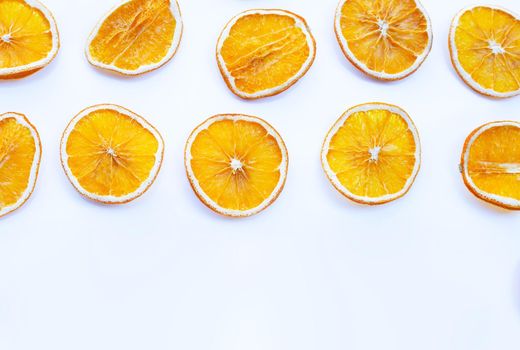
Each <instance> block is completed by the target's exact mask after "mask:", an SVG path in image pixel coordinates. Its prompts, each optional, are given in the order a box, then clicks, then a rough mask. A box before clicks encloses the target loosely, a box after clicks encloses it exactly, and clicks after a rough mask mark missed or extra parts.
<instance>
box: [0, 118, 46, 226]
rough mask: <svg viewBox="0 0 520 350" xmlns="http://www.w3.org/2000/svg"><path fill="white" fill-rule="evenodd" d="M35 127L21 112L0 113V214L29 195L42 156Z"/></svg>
mask: <svg viewBox="0 0 520 350" xmlns="http://www.w3.org/2000/svg"><path fill="white" fill-rule="evenodd" d="M41 149H42V147H41V142H40V136H39V135H38V131H36V129H35V128H34V126H33V125H32V124H31V123H30V122H29V121H28V120H27V118H26V117H25V116H24V115H21V114H18V113H5V114H2V115H0V217H1V216H4V215H7V214H9V213H11V212H12V211H14V210H16V209H18V208H20V207H21V206H22V205H23V204H24V203H25V202H26V201H27V200H28V199H29V197H30V196H31V194H32V192H33V190H34V186H35V185H36V179H37V178H38V170H39V168H40V159H41V153H42V151H41Z"/></svg>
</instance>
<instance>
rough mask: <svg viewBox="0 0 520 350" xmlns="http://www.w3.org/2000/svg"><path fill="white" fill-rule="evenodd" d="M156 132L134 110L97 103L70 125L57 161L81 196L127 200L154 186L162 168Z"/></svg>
mask: <svg viewBox="0 0 520 350" xmlns="http://www.w3.org/2000/svg"><path fill="white" fill-rule="evenodd" d="M163 153H164V144H163V140H162V137H161V135H160V134H159V132H158V131H157V130H156V129H155V128H154V127H153V126H152V125H150V124H149V123H148V122H147V121H146V120H144V119H143V118H142V117H140V116H138V115H137V114H135V113H133V112H131V111H129V110H127V109H125V108H123V107H120V106H115V105H108V104H104V105H97V106H93V107H89V108H87V109H85V110H83V111H82V112H80V113H79V114H78V115H77V116H76V117H74V119H72V121H71V122H70V123H69V125H68V126H67V128H66V129H65V132H64V133H63V138H62V141H61V163H62V165H63V169H64V170H65V173H66V174H67V177H68V178H69V180H70V182H71V183H72V185H73V186H74V187H75V188H76V189H77V190H78V191H79V192H80V193H81V194H82V195H84V196H85V197H87V198H89V199H92V200H94V201H98V202H102V203H106V204H121V203H127V202H130V201H132V200H134V199H136V198H137V197H139V196H141V195H142V194H143V193H144V192H146V190H148V188H149V187H150V186H151V185H152V183H153V181H154V180H155V178H156V177H157V174H158V173H159V169H160V168H161V164H162V160H163Z"/></svg>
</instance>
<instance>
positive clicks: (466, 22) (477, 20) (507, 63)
mask: <svg viewBox="0 0 520 350" xmlns="http://www.w3.org/2000/svg"><path fill="white" fill-rule="evenodd" d="M449 48H450V54H451V61H452V63H453V66H454V67H455V70H456V71H457V74H458V75H459V76H460V77H461V78H462V80H464V82H465V83H466V84H467V85H468V86H470V87H471V88H472V89H473V90H475V91H477V92H479V93H481V94H483V95H487V96H490V97H496V98H506V97H512V96H515V95H518V94H520V17H519V16H518V15H516V14H514V13H513V12H511V11H508V10H506V9H503V8H500V7H496V6H474V7H468V8H465V9H463V10H462V11H460V12H459V13H458V14H457V15H456V16H455V18H454V19H453V22H452V25H451V29H450V37H449Z"/></svg>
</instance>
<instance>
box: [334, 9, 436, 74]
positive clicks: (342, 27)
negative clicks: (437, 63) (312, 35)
mask: <svg viewBox="0 0 520 350" xmlns="http://www.w3.org/2000/svg"><path fill="white" fill-rule="evenodd" d="M334 28H335V31H336V37H337V38H338V41H339V44H340V46H341V49H342V50H343V53H344V54H345V56H346V57H347V58H348V60H349V61H350V62H351V63H352V64H353V65H354V66H356V67H357V68H358V69H359V70H361V71H362V72H364V73H366V74H368V75H369V76H371V77H373V78H376V79H381V80H399V79H403V78H405V77H407V76H409V75H410V74H412V73H413V72H415V71H416V70H417V69H418V68H419V66H420V65H421V64H422V63H423V62H424V60H425V59H426V57H427V56H428V54H429V53H430V50H431V46H432V38H433V34H432V26H431V22H430V19H429V17H428V14H427V13H426V11H425V9H424V8H423V7H422V5H421V4H420V3H419V1H417V0H400V1H394V0H378V1H374V0H342V1H341V2H340V3H339V6H338V9H337V10H336V20H335V26H334Z"/></svg>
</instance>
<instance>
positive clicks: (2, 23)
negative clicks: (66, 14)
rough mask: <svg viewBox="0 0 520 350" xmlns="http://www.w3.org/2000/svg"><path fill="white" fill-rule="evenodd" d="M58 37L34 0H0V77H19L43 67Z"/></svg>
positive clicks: (54, 51)
mask: <svg viewBox="0 0 520 350" xmlns="http://www.w3.org/2000/svg"><path fill="white" fill-rule="evenodd" d="M59 46H60V40H59V35H58V28H57V27H56V22H55V21H54V17H52V14H51V12H50V11H49V10H47V8H46V7H45V6H44V5H43V4H42V3H41V2H39V1H37V0H0V79H19V78H23V77H26V76H28V75H31V74H33V73H36V72H37V71H39V70H40V69H42V68H43V67H45V66H47V65H48V64H49V63H50V62H51V61H52V60H53V59H54V57H55V56H56V54H57V53H58V49H59Z"/></svg>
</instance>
